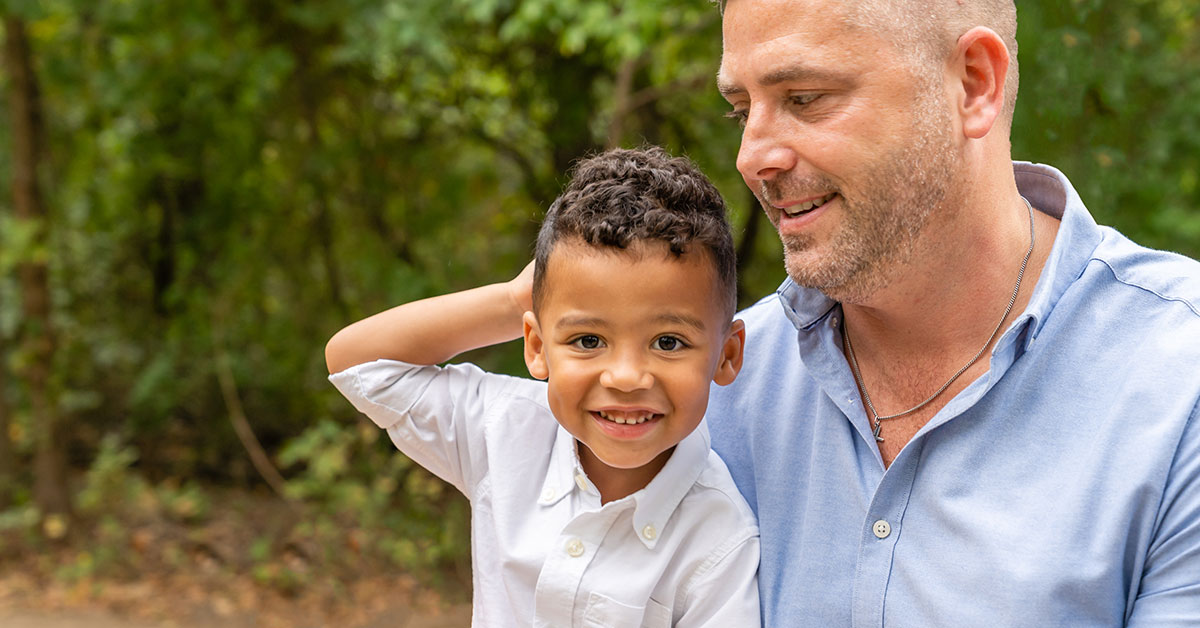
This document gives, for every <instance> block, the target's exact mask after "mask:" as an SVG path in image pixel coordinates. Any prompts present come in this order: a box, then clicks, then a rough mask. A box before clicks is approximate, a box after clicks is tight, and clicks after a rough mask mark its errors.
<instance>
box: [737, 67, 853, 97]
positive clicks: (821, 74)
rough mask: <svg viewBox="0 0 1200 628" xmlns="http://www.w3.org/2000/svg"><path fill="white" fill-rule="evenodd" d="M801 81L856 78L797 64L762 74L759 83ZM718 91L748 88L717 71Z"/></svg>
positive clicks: (832, 80) (773, 83)
mask: <svg viewBox="0 0 1200 628" xmlns="http://www.w3.org/2000/svg"><path fill="white" fill-rule="evenodd" d="M799 82H814V83H840V84H845V85H849V84H853V83H854V79H853V78H852V76H851V75H850V74H847V73H844V72H835V71H831V70H821V69H818V68H814V67H812V66H809V65H804V64H796V65H789V66H785V67H782V68H776V69H774V70H771V71H770V72H767V73H766V74H764V75H762V77H761V78H759V79H758V83H759V84H760V85H762V86H764V87H772V86H774V85H779V84H780V83H799ZM717 91H719V92H721V94H722V95H724V96H731V95H736V94H744V93H746V88H745V87H742V86H741V85H738V84H736V83H733V82H731V81H729V80H727V79H726V78H725V77H724V76H722V75H721V73H720V72H717Z"/></svg>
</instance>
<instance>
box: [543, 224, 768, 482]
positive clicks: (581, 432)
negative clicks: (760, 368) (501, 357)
mask: <svg viewBox="0 0 1200 628" xmlns="http://www.w3.org/2000/svg"><path fill="white" fill-rule="evenodd" d="M545 272H546V280H545V281H546V284H545V286H546V287H545V293H544V294H545V297H544V299H543V301H542V303H541V305H540V309H539V311H538V313H537V315H536V316H534V315H533V314H532V313H530V314H526V319H525V361H526V364H527V365H528V366H529V371H530V373H531V374H532V375H533V376H534V377H537V378H539V379H547V380H548V400H549V404H550V409H551V411H553V412H554V416H555V418H557V419H558V422H559V423H560V424H562V426H563V427H564V428H566V430H567V431H568V432H570V433H571V435H573V436H574V437H575V438H576V439H577V440H578V441H579V442H580V443H583V445H584V446H583V447H580V448H579V457H580V462H581V463H582V464H583V466H584V470H585V471H587V473H588V476H589V477H590V478H591V480H592V482H593V483H595V484H596V486H597V488H599V489H600V491H601V495H602V497H603V498H604V500H605V501H611V499H616V498H619V497H623V496H624V495H627V494H629V493H632V492H633V491H636V490H638V489H640V488H642V487H644V486H645V485H646V484H648V483H649V481H650V480H651V479H652V478H653V477H654V475H655V474H656V473H658V471H659V469H661V468H662V466H663V465H664V464H665V463H666V460H667V458H668V457H669V456H670V452H671V451H672V449H673V448H674V446H675V445H676V444H678V443H679V441H681V440H683V438H684V437H686V436H687V435H688V434H690V433H691V432H692V430H693V429H695V427H696V425H698V424H699V422H700V419H701V418H702V417H703V416H704V411H705V408H706V407H707V404H708V390H709V384H710V382H714V381H715V382H717V383H718V384H722V385H724V384H728V383H729V382H732V381H733V378H734V377H735V376H736V375H737V371H738V369H739V368H740V367H741V358H742V343H743V341H744V338H745V334H744V331H743V326H742V323H741V321H736V322H734V323H733V324H732V325H731V324H730V322H729V318H728V313H727V311H726V309H725V306H724V303H725V301H724V299H723V298H722V295H721V294H720V291H719V288H718V286H719V284H718V282H717V280H716V271H715V269H714V267H713V262H712V261H711V258H710V257H709V254H708V253H707V252H706V251H705V252H700V251H689V252H688V253H685V254H684V255H682V256H680V257H675V256H674V255H672V254H671V253H670V252H669V251H668V249H667V247H666V245H664V244H659V243H656V242H651V243H638V244H634V245H633V246H631V247H630V248H629V249H626V250H620V249H606V248H600V247H595V246H591V245H587V244H583V243H582V242H580V241H578V240H565V241H562V242H559V243H558V244H557V245H555V247H554V250H553V251H552V253H551V254H550V258H549V263H548V264H547V268H546V271H545ZM606 488H607V490H606Z"/></svg>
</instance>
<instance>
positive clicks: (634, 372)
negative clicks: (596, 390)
mask: <svg viewBox="0 0 1200 628" xmlns="http://www.w3.org/2000/svg"><path fill="white" fill-rule="evenodd" d="M600 385H601V386H604V387H605V388H613V389H615V390H619V391H621V392H633V391H635V390H645V389H647V388H650V387H651V386H653V385H654V376H653V375H651V374H650V371H648V370H646V369H645V367H643V366H642V364H641V363H640V361H639V360H633V359H622V360H614V361H613V362H612V363H611V364H609V365H608V367H607V368H605V369H604V371H603V372H601V373H600Z"/></svg>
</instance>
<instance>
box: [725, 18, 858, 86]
mask: <svg viewBox="0 0 1200 628" xmlns="http://www.w3.org/2000/svg"><path fill="white" fill-rule="evenodd" d="M726 5H727V6H728V12H727V13H726V15H725V18H724V20H723V24H722V32H723V50H722V56H721V67H720V69H719V70H718V71H717V87H718V89H719V90H720V91H721V93H723V94H730V93H734V92H739V91H743V89H744V88H745V87H746V86H747V85H744V84H743V83H744V82H747V81H750V82H753V83H754V84H758V85H764V86H770V85H775V84H779V83H784V82H791V81H803V80H809V79H811V80H818V81H829V80H837V79H844V78H845V76H843V72H839V71H838V68H837V66H836V65H830V64H823V63H821V62H820V61H821V60H822V59H823V58H828V57H830V56H831V55H833V56H835V57H836V56H841V55H842V54H844V53H845V52H848V49H849V48H850V47H852V46H853V45H854V44H853V43H852V42H848V41H839V40H838V39H837V38H838V37H840V36H844V35H852V34H855V33H858V32H860V31H862V28H861V23H860V22H859V21H858V20H855V19H852V17H851V16H850V12H848V11H847V10H846V9H845V7H844V6H843V5H842V3H841V1H840V0H729V1H728V2H726ZM830 60H833V59H830Z"/></svg>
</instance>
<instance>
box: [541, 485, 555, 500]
mask: <svg viewBox="0 0 1200 628" xmlns="http://www.w3.org/2000/svg"><path fill="white" fill-rule="evenodd" d="M542 499H544V500H546V501H550V500H551V499H554V489H552V488H549V487H547V488H546V490H544V491H542Z"/></svg>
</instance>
